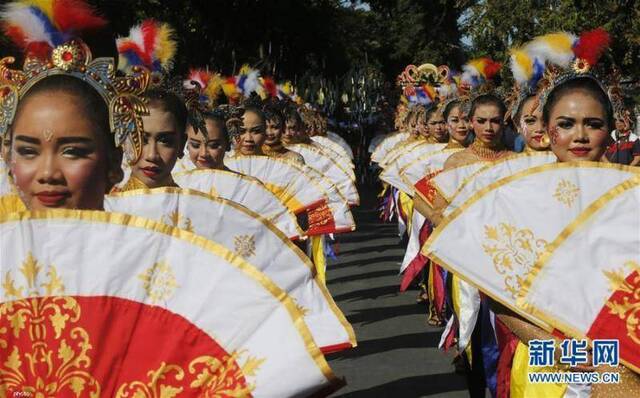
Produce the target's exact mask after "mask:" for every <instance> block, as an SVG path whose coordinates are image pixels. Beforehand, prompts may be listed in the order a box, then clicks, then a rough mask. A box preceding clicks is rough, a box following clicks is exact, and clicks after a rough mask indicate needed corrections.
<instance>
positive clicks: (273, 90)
mask: <svg viewBox="0 0 640 398" xmlns="http://www.w3.org/2000/svg"><path fill="white" fill-rule="evenodd" d="M264 89H265V91H266V92H267V93H268V94H269V96H270V97H276V96H277V95H278V86H277V85H276V82H275V81H273V79H272V78H270V77H265V78H264Z"/></svg>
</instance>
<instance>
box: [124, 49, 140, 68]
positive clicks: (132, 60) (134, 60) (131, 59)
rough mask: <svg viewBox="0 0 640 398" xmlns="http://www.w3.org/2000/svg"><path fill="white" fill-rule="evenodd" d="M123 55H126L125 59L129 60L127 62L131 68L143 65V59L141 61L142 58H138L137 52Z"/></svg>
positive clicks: (129, 51) (131, 51) (126, 52)
mask: <svg viewBox="0 0 640 398" xmlns="http://www.w3.org/2000/svg"><path fill="white" fill-rule="evenodd" d="M122 55H124V57H125V58H126V59H127V62H128V63H129V65H131V66H140V65H142V59H140V57H139V56H138V54H136V52H135V51H133V50H128V51H125V52H124V53H122Z"/></svg>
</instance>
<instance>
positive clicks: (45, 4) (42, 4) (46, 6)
mask: <svg viewBox="0 0 640 398" xmlns="http://www.w3.org/2000/svg"><path fill="white" fill-rule="evenodd" d="M20 3H21V4H24V5H25V6H27V7H36V8H39V9H40V10H41V11H42V12H43V13H44V14H45V15H46V16H47V17H48V18H49V20H50V21H51V22H52V23H53V24H54V25H55V22H54V20H53V0H21V1H20ZM56 28H60V27H59V26H57V25H56Z"/></svg>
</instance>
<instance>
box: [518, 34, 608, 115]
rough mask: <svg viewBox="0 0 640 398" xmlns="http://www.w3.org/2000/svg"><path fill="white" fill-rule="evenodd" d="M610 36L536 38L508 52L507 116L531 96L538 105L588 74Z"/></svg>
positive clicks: (606, 45)
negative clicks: (509, 89)
mask: <svg viewBox="0 0 640 398" xmlns="http://www.w3.org/2000/svg"><path fill="white" fill-rule="evenodd" d="M609 42H610V38H609V34H608V33H607V32H606V31H605V30H604V29H602V28H598V29H595V30H592V31H588V32H584V33H583V34H582V35H580V37H577V36H575V35H574V34H572V33H568V32H555V33H549V34H546V35H542V36H538V37H536V38H534V39H533V40H531V41H530V42H528V43H525V44H524V45H522V46H521V47H518V48H514V49H512V50H511V59H510V61H511V72H512V73H513V77H514V79H515V82H516V84H515V86H514V90H513V92H512V94H511V99H510V106H509V108H510V110H509V114H510V115H514V114H516V113H517V112H518V110H519V109H520V107H521V106H522V103H523V101H524V100H525V99H526V98H527V97H530V96H532V95H536V94H537V97H538V100H539V102H542V103H544V99H545V98H546V96H547V95H548V93H549V91H550V90H551V89H552V88H553V87H554V86H555V85H557V84H559V83H560V82H561V81H566V80H570V79H571V78H573V77H578V76H583V75H584V74H586V73H588V72H589V70H590V69H591V66H593V65H595V64H596V63H597V62H598V59H599V58H600V57H601V56H602V54H603V53H604V51H605V50H606V48H607V47H608V46H609Z"/></svg>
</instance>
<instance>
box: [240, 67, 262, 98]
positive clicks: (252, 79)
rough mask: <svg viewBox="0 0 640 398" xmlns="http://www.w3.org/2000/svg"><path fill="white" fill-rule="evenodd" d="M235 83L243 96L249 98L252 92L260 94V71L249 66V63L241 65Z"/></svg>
mask: <svg viewBox="0 0 640 398" xmlns="http://www.w3.org/2000/svg"><path fill="white" fill-rule="evenodd" d="M236 85H237V87H238V90H239V91H240V93H241V94H242V95H243V96H244V97H245V98H249V97H250V96H251V94H252V93H256V94H258V95H260V90H261V89H262V85H261V84H260V71H259V70H257V69H253V68H251V67H250V66H249V65H246V64H245V65H243V66H242V67H241V68H240V73H239V74H238V76H236Z"/></svg>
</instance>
